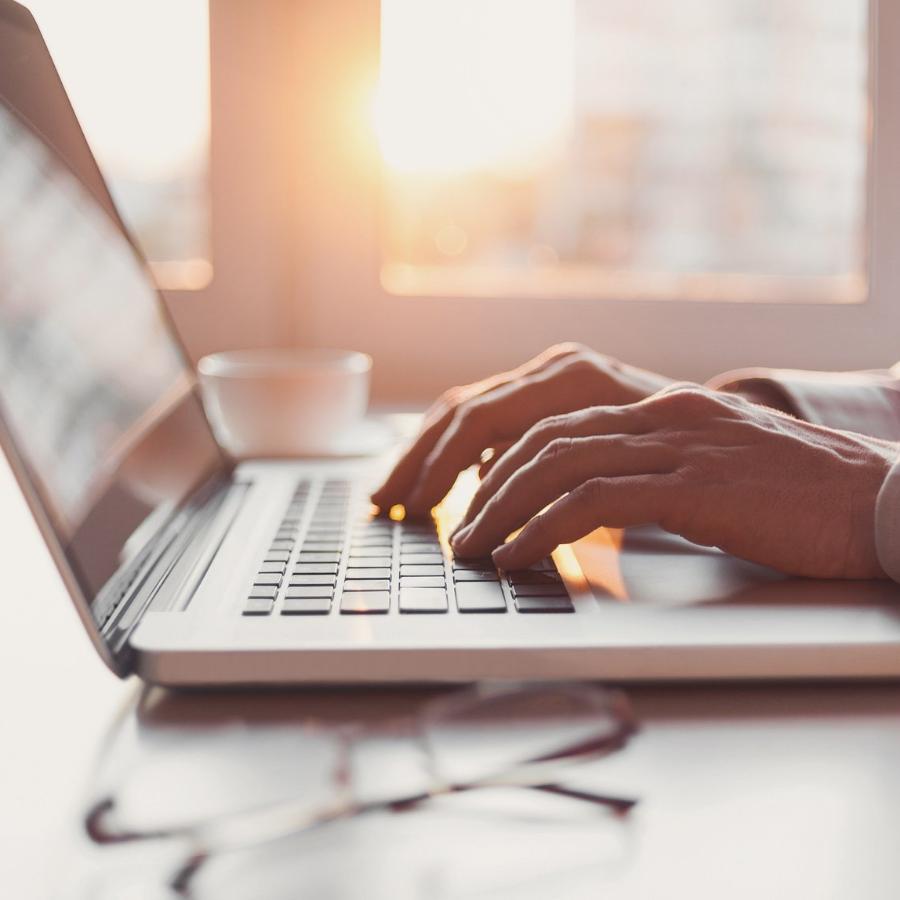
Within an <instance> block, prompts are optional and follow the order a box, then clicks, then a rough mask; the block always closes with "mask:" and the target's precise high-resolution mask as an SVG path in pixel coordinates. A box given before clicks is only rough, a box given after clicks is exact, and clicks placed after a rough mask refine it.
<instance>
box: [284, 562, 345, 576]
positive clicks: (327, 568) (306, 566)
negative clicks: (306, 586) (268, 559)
mask: <svg viewBox="0 0 900 900" xmlns="http://www.w3.org/2000/svg"><path fill="white" fill-rule="evenodd" d="M337 571H338V567H337V564H336V563H298V564H297V565H296V566H294V572H293V574H294V575H337Z"/></svg>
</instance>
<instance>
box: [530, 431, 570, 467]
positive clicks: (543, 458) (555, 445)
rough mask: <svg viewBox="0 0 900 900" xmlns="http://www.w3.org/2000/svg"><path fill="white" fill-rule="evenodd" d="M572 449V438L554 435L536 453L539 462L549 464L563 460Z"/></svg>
mask: <svg viewBox="0 0 900 900" xmlns="http://www.w3.org/2000/svg"><path fill="white" fill-rule="evenodd" d="M571 449H572V439H571V438H568V437H555V438H553V440H552V441H550V443H549V444H547V446H546V447H544V449H543V450H541V452H540V453H539V454H538V459H539V461H540V462H544V463H549V464H551V465H553V464H555V463H558V462H560V461H561V460H564V459H565V458H566V457H567V456H568V455H569V451H570V450H571Z"/></svg>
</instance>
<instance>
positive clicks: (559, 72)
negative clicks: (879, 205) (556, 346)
mask: <svg viewBox="0 0 900 900" xmlns="http://www.w3.org/2000/svg"><path fill="white" fill-rule="evenodd" d="M381 9H382V32H381V97H380V109H379V116H380V121H379V124H380V129H381V134H380V138H381V148H382V153H383V157H384V166H385V176H384V186H385V198H384V206H383V217H384V221H383V226H384V232H383V234H384V241H383V247H382V253H383V258H382V266H381V279H382V283H383V284H384V286H385V287H386V288H387V289H388V290H389V291H393V292H396V293H403V294H409V295H443V296H453V295H457V294H470V295H484V296H513V297H515V296H529V295H530V296H545V297H550V296H571V297H588V298H602V297H618V298H652V299H672V298H683V299H690V300H697V299H707V300H708V299H715V300H724V301H729V300H752V301H755V302H760V301H763V302H768V301H794V302H796V301H813V302H819V303H821V302H857V301H861V300H863V299H864V298H865V294H866V242H865V237H866V176H867V162H868V140H869V84H868V80H869V60H868V50H869V42H868V21H867V20H868V4H867V2H866V0H845V2H842V3H828V4H823V3H819V2H816V0H697V2H693V3H691V4H689V5H687V6H685V5H684V4H679V3H672V2H671V0H642V2H638V3H622V2H619V0H382V5H381Z"/></svg>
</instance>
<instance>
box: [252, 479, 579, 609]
mask: <svg viewBox="0 0 900 900" xmlns="http://www.w3.org/2000/svg"><path fill="white" fill-rule="evenodd" d="M358 489H359V488H358V486H357V485H356V484H355V483H354V482H352V481H348V480H338V479H332V480H328V481H315V480H312V479H310V480H303V481H301V482H300V484H298V485H297V488H296V490H295V491H294V494H293V496H292V498H291V501H290V504H289V505H288V509H287V512H286V513H285V515H284V518H283V519H282V521H281V523H280V525H279V526H278V529H277V531H276V532H275V534H274V535H273V538H272V542H271V545H270V547H269V549H268V550H267V551H266V553H265V558H264V559H263V560H262V562H261V563H260V566H259V571H258V572H257V574H256V576H255V577H254V580H253V585H252V586H251V588H250V590H249V592H248V595H247V599H246V601H245V604H244V608H243V614H244V615H246V616H271V615H283V616H292V615H293V616H296V615H300V616H304V615H332V614H333V615H378V614H381V615H384V614H393V613H399V614H409V615H415V614H431V615H441V614H444V615H446V614H448V613H450V612H451V611H454V610H455V611H456V612H459V613H466V614H471V613H506V612H515V613H570V612H574V611H575V609H574V606H573V605H572V601H571V599H570V598H569V595H568V592H567V591H566V588H565V586H564V584H563V582H562V578H561V576H560V574H559V572H557V570H556V567H555V564H554V563H553V560H552V559H549V558H548V559H545V560H542V561H541V562H540V563H538V564H537V565H536V566H533V567H532V568H530V569H524V570H522V571H517V572H503V571H499V570H498V569H497V568H496V567H495V566H494V564H493V562H492V560H491V559H490V558H487V559H457V558H454V557H452V556H451V555H449V553H448V552H447V550H446V548H445V547H443V546H442V544H441V541H440V538H439V537H438V532H437V527H436V525H435V523H434V522H433V521H430V520H428V521H423V520H421V519H416V520H412V521H401V522H395V521H393V520H392V519H389V518H387V517H381V516H378V517H374V516H373V515H372V512H371V506H370V505H369V504H368V501H367V500H366V501H365V502H363V501H362V499H361V498H360V497H359V496H357V494H356V491H357V490H358Z"/></svg>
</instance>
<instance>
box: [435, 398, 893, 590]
mask: <svg viewBox="0 0 900 900" xmlns="http://www.w3.org/2000/svg"><path fill="white" fill-rule="evenodd" d="M898 453H900V447H898V445H896V444H892V443H890V442H888V441H883V440H879V439H877V438H871V437H866V436H864V435H860V434H853V433H850V432H842V431H834V430H831V429H828V428H824V427H822V426H818V425H813V424H810V423H808V422H803V421H800V420H797V419H794V418H791V417H790V416H787V415H784V414H782V413H779V412H775V411H772V410H769V409H766V408H764V407H761V406H756V405H754V404H752V403H749V402H747V401H746V400H743V399H742V398H740V397H736V396H733V395H728V394H717V393H714V392H712V391H709V390H706V389H703V388H697V387H693V386H692V387H683V386H677V387H675V388H674V389H667V390H664V391H661V392H659V393H657V394H654V395H653V396H651V397H649V398H647V399H645V400H642V401H640V402H638V403H633V404H630V405H628V406H621V407H607V406H601V407H593V408H589V409H584V410H581V411H578V412H574V413H569V414H566V415H560V416H553V417H551V418H548V419H544V420H543V421H541V422H539V423H538V424H537V425H535V426H534V427H532V428H531V429H530V430H529V431H528V432H526V433H525V435H524V436H523V437H522V438H521V439H520V440H519V441H518V442H517V443H516V444H514V445H513V447H512V448H511V449H510V450H509V451H507V453H506V454H504V455H503V456H502V457H501V458H500V459H499V460H498V462H497V464H496V465H495V466H494V468H493V469H492V470H491V471H490V472H489V473H488V474H487V476H486V477H485V479H484V481H483V482H482V483H481V486H480V487H479V489H478V491H477V492H476V494H475V496H474V498H473V500H472V503H471V505H470V507H469V510H468V512H467V513H466V516H465V517H464V519H463V521H462V522H461V523H460V527H459V528H458V529H457V530H456V532H455V533H454V535H453V536H452V538H451V543H452V545H453V549H454V551H455V552H456V553H457V554H459V555H460V556H484V555H487V554H489V553H491V552H492V551H493V555H494V560H495V562H496V564H497V565H498V566H500V567H501V568H504V569H516V568H523V567H526V566H529V565H531V564H533V563H535V562H537V561H538V560H539V559H541V558H542V557H544V556H547V555H548V554H549V553H550V552H551V551H552V550H553V549H554V548H555V547H556V546H557V545H558V544H561V543H568V542H571V541H574V540H576V539H578V538H580V537H583V536H584V535H586V534H588V533H590V532H591V531H593V530H594V529H595V528H598V527H600V526H603V525H606V526H610V527H614V528H623V527H627V526H630V525H643V524H649V523H658V524H659V525H660V526H661V527H662V528H664V529H665V530H666V531H669V532H672V533H674V534H679V535H681V536H683V537H685V538H687V539H688V540H690V541H693V542H694V543H696V544H702V545H706V546H717V547H719V548H721V549H722V550H724V551H726V552H728V553H731V554H734V555H735V556H739V557H741V558H743V559H746V560H750V561H752V562H756V563H760V564H762V565H766V566H771V567H773V568H775V569H779V570H781V571H783V572H788V573H790V574H794V575H807V576H812V577H819V578H884V577H886V576H885V573H884V571H883V569H882V568H881V566H880V565H879V563H878V558H877V555H876V552H875V536H874V521H875V500H876V497H877V496H878V491H879V489H880V487H881V484H882V482H883V480H884V478H885V475H886V474H887V472H888V469H889V468H890V466H891V465H892V463H893V462H894V460H895V459H896V458H897V456H898ZM522 526H524V528H522ZM518 528H522V531H521V533H520V534H519V535H518V536H516V537H515V538H513V539H512V540H511V541H509V542H508V543H505V544H504V543H503V542H504V540H505V539H506V538H507V536H508V535H510V534H511V533H512V532H513V531H515V530H516V529H518Z"/></svg>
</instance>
